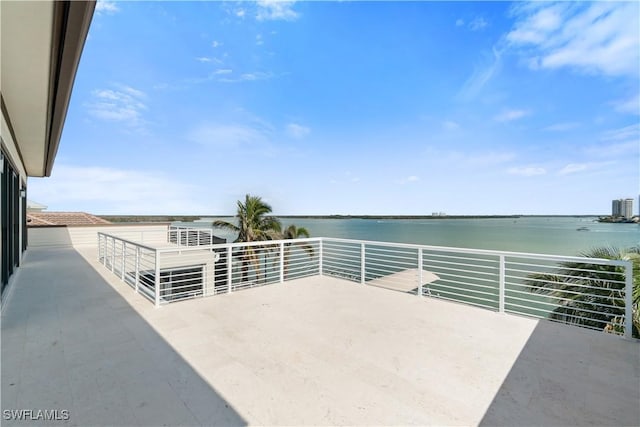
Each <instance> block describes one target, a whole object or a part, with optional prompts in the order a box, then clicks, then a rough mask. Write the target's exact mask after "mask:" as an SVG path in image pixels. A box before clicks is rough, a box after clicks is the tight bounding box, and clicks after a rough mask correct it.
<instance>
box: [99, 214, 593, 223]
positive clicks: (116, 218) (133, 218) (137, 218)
mask: <svg viewBox="0 0 640 427" xmlns="http://www.w3.org/2000/svg"><path fill="white" fill-rule="evenodd" d="M98 216H99V217H100V218H103V219H106V220H107V221H110V222H115V223H123V222H194V221H197V220H199V219H201V218H229V217H233V215H98ZM274 216H275V217H277V218H286V219H377V220H381V219H424V220H427V219H433V220H443V219H518V218H597V217H598V215H274Z"/></svg>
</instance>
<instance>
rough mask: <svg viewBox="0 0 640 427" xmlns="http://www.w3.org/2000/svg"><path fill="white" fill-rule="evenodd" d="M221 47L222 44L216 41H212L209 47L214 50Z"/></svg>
mask: <svg viewBox="0 0 640 427" xmlns="http://www.w3.org/2000/svg"><path fill="white" fill-rule="evenodd" d="M219 46H222V42H219V41H218V40H214V41H212V42H211V47H213V48H216V47H219Z"/></svg>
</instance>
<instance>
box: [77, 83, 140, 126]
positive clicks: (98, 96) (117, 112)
mask: <svg viewBox="0 0 640 427" xmlns="http://www.w3.org/2000/svg"><path fill="white" fill-rule="evenodd" d="M115 87H116V88H117V89H96V90H94V91H92V92H91V95H92V96H93V100H92V101H91V102H90V103H89V104H88V105H87V111H88V112H89V114H91V115H92V116H94V117H96V118H99V119H102V120H107V121H113V122H121V123H123V124H125V125H127V126H130V127H136V126H140V125H142V124H143V120H142V112H143V111H144V110H146V109H147V106H146V105H145V103H144V101H145V100H146V97H147V96H146V94H145V93H144V92H142V91H140V90H138V89H134V88H132V87H129V86H125V85H116V86H115Z"/></svg>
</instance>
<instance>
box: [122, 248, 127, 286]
mask: <svg viewBox="0 0 640 427" xmlns="http://www.w3.org/2000/svg"><path fill="white" fill-rule="evenodd" d="M126 257H127V243H126V242H122V264H121V266H122V269H121V270H120V280H122V281H123V282H124V268H125V258H126Z"/></svg>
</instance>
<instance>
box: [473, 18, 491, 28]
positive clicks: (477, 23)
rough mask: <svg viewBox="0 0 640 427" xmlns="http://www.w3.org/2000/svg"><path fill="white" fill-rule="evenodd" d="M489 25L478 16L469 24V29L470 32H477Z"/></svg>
mask: <svg viewBox="0 0 640 427" xmlns="http://www.w3.org/2000/svg"><path fill="white" fill-rule="evenodd" d="M487 25H489V23H488V22H487V21H486V20H485V19H484V18H483V17H481V16H478V17H476V18H474V19H473V21H471V22H469V29H470V30H471V31H479V30H482V29H483V28H485V27H486V26H487Z"/></svg>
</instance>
